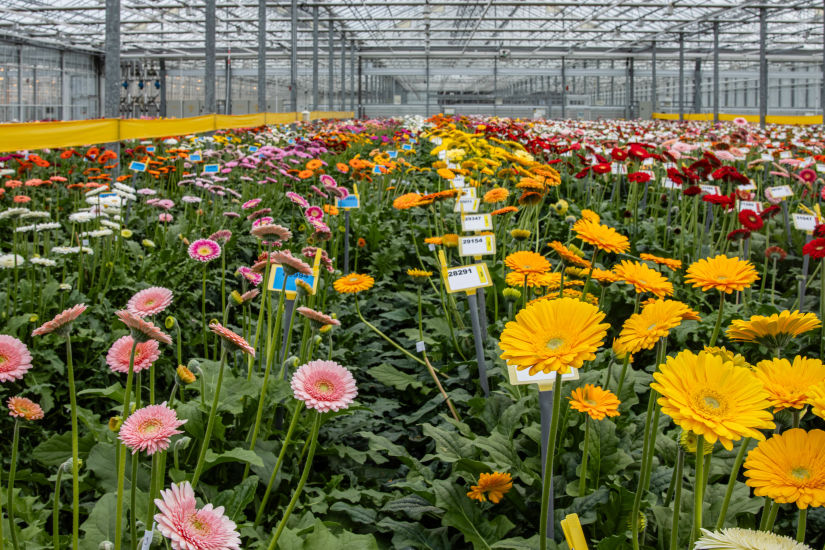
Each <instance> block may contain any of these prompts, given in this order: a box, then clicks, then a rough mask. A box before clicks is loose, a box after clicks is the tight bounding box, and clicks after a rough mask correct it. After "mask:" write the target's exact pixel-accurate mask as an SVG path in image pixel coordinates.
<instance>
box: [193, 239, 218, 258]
mask: <svg viewBox="0 0 825 550" xmlns="http://www.w3.org/2000/svg"><path fill="white" fill-rule="evenodd" d="M220 255H221V245H219V244H218V243H216V242H215V241H213V240H211V239H198V240H197V241H195V242H193V243H192V244H190V245H189V257H190V258H192V259H193V260H197V261H199V262H209V261H212V260H214V259H215V258H219V257H220Z"/></svg>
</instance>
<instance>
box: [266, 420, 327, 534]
mask: <svg viewBox="0 0 825 550" xmlns="http://www.w3.org/2000/svg"><path fill="white" fill-rule="evenodd" d="M314 412H315V419H314V420H315V421H314V422H313V425H312V433H311V434H310V436H309V437H310V440H311V443H310V446H309V453H308V454H307V459H306V462H305V463H304V471H303V473H301V479H300V480H299V481H298V486H297V487H296V488H295V493H293V495H292V499H291V500H290V501H289V505H288V506H287V507H286V511H285V512H284V517H283V518H281V522H280V523H279V524H278V530H277V531H275V535H274V536H273V537H272V540H271V541H270V543H269V548H268V550H275V548H277V546H278V539H279V538H280V537H281V533H282V532H283V531H284V528H285V527H286V522H287V521H288V520H289V516H290V515H291V514H292V510H293V509H294V508H295V505H296V504H297V503H298V499H299V498H300V496H301V491H303V489H304V485H305V484H306V482H307V478H308V477H309V472H310V470H311V469H312V459H313V458H314V457H315V449H316V447H317V446H318V430H319V429H320V428H321V414H320V413H319V412H318V411H314Z"/></svg>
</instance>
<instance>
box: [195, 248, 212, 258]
mask: <svg viewBox="0 0 825 550" xmlns="http://www.w3.org/2000/svg"><path fill="white" fill-rule="evenodd" d="M211 253H212V249H211V248H209V247H208V246H201V247H200V248H198V254H199V255H200V256H209V254H211Z"/></svg>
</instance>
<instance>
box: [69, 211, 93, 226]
mask: <svg viewBox="0 0 825 550" xmlns="http://www.w3.org/2000/svg"><path fill="white" fill-rule="evenodd" d="M93 219H95V215H94V214H93V213H91V212H85V211H81V212H74V213H73V214H69V221H70V222H73V223H89V222H90V221H92V220H93Z"/></svg>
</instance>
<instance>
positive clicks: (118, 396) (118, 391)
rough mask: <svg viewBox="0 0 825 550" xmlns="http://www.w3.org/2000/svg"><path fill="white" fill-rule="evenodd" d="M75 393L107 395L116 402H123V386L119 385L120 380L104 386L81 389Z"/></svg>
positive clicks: (79, 394)
mask: <svg viewBox="0 0 825 550" xmlns="http://www.w3.org/2000/svg"><path fill="white" fill-rule="evenodd" d="M77 395H78V397H80V396H91V397H108V398H110V399H113V400H114V401H117V402H118V403H123V386H121V385H120V382H115V383H114V384H112V385H111V386H109V387H106V388H89V389H88V390H81V391H79V392H77Z"/></svg>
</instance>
